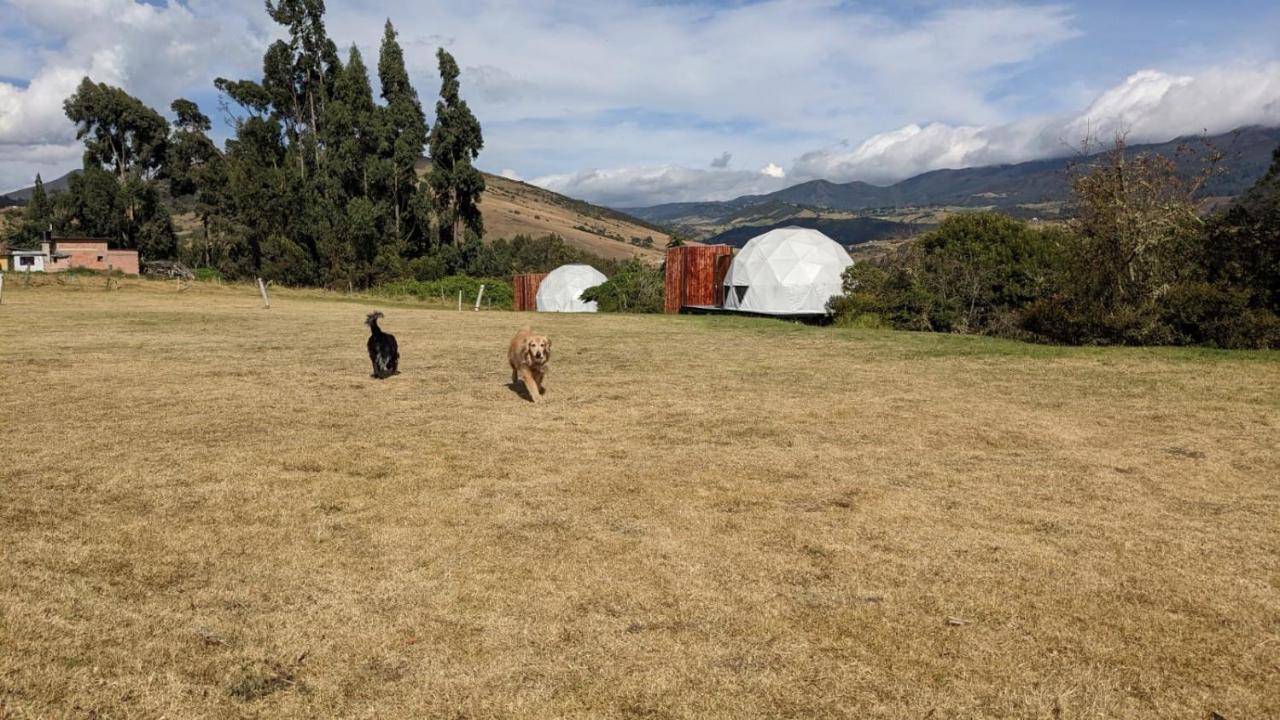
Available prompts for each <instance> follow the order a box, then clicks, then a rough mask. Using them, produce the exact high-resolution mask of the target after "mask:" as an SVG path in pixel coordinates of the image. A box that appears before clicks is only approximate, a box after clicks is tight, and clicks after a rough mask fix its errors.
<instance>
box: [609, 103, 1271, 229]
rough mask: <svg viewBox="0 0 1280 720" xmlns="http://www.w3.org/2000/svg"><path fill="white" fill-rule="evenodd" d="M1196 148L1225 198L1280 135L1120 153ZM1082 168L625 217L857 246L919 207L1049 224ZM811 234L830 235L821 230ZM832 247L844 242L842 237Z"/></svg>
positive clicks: (1057, 161) (782, 194)
mask: <svg viewBox="0 0 1280 720" xmlns="http://www.w3.org/2000/svg"><path fill="white" fill-rule="evenodd" d="M1202 141H1207V142H1208V143H1209V144H1210V145H1211V146H1212V147H1213V148H1216V149H1217V150H1218V151H1221V152H1222V153H1223V159H1222V164H1221V166H1220V170H1221V172H1219V173H1217V174H1216V175H1214V176H1213V177H1212V178H1211V179H1210V180H1209V182H1207V183H1206V185H1205V188H1204V190H1203V195H1204V196H1205V197H1233V196H1235V195H1238V194H1240V193H1241V192H1243V191H1244V190H1246V189H1247V188H1249V187H1250V186H1251V185H1252V184H1253V183H1254V182H1256V181H1257V180H1258V178H1260V177H1262V176H1263V175H1264V174H1266V171H1267V168H1268V167H1269V166H1270V164H1271V153H1272V151H1273V150H1274V149H1275V148H1276V146H1277V145H1280V128H1263V127H1246V128H1241V129H1239V130H1236V131H1234V132H1231V133H1225V134H1222V135H1217V136H1213V137H1208V138H1202V137H1184V138H1178V139H1175V140H1171V141H1169V142H1165V143H1156V144H1148V145H1134V146H1131V147H1130V148H1129V151H1130V152H1131V153H1141V152H1148V153H1157V154H1161V155H1165V156H1169V157H1173V158H1175V159H1176V160H1177V161H1178V162H1179V164H1180V165H1181V166H1182V167H1184V169H1185V170H1187V171H1190V172H1194V171H1195V170H1196V162H1197V161H1196V160H1195V159H1194V157H1193V156H1192V155H1188V154H1185V153H1180V152H1179V148H1183V147H1191V148H1192V149H1194V148H1195V147H1196V146H1197V144H1198V143H1200V142H1202ZM1082 160H1088V156H1086V157H1081V156H1075V157H1061V158H1054V159H1050V160H1035V161H1031V162H1023V163H1017V164H1010V165H992V166H987V167H977V168H966V169H963V170H935V171H933V172H927V173H924V174H922V175H917V176H915V177H912V178H908V179H906V180H903V181H901V182H898V183H895V184H893V185H889V186H878V185H871V184H869V183H865V182H860V181H854V182H848V183H833V182H830V181H827V180H811V181H809V182H804V183H800V184H798V185H793V186H791V187H788V188H785V189H783V190H778V191H776V192H773V193H769V194H766V195H744V196H742V197H738V198H734V199H732V200H726V201H719V202H716V201H709V202H684V203H668V204H663V205H654V206H650V207H632V208H624V211H625V212H626V213H628V214H630V215H634V216H635V217H638V218H641V219H643V220H647V221H649V222H653V223H658V224H661V225H664V226H666V227H670V228H672V229H674V230H676V231H679V232H682V233H684V234H686V235H689V236H692V237H696V238H699V239H701V240H703V241H704V242H722V241H730V242H731V241H735V240H737V239H738V237H739V236H741V235H742V234H743V233H744V232H746V233H748V234H750V233H751V231H752V230H765V229H769V228H771V227H774V226H781V225H784V224H795V225H801V226H805V227H817V226H818V225H817V224H818V222H819V221H820V220H821V221H826V224H827V225H828V226H829V227H830V229H831V230H832V231H833V232H836V233H837V234H839V233H842V232H846V233H847V234H848V235H849V236H850V237H857V238H863V237H867V236H874V235H877V234H880V235H886V234H892V233H895V232H906V231H908V230H909V229H910V227H909V226H910V225H919V224H921V223H922V222H923V223H924V224H928V223H929V220H930V219H931V216H936V213H929V212H920V209H922V208H954V209H977V208H984V209H992V210H999V211H1001V212H1006V213H1009V214H1012V215H1015V216H1023V217H1042V216H1048V217H1052V216H1055V215H1057V214H1059V213H1060V212H1061V211H1062V209H1063V207H1064V206H1065V204H1066V202H1067V201H1068V200H1069V198H1070V186H1069V181H1068V172H1067V171H1068V168H1069V166H1070V165H1071V163H1073V162H1080V161H1082ZM869 218H876V219H879V220H882V221H886V222H889V223H897V224H898V225H897V227H894V226H893V225H892V224H890V225H883V224H881V225H871V224H868V223H867V222H866V220H867V219H869ZM743 228H747V230H745V231H744V230H743ZM818 229H822V230H823V231H824V232H827V233H828V234H832V233H831V232H828V230H827V229H824V228H821V227H819V228H818ZM917 229H918V228H917ZM833 237H836V236H835V235H833ZM836 239H837V240H840V241H842V242H844V243H845V244H851V243H850V242H849V241H847V240H842V238H841V237H836ZM871 239H874V238H871ZM731 244H736V243H732V242H731Z"/></svg>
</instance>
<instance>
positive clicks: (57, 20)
mask: <svg viewBox="0 0 1280 720" xmlns="http://www.w3.org/2000/svg"><path fill="white" fill-rule="evenodd" d="M191 5H192V7H191V8H188V7H185V6H184V5H182V4H179V3H170V4H169V5H168V6H166V7H155V6H152V5H145V4H141V3H137V2H134V1H133V0H13V1H12V2H10V3H9V6H10V10H9V13H6V14H7V15H9V16H12V17H13V18H14V19H15V20H17V23H15V24H14V25H13V26H11V27H10V28H6V29H8V30H10V32H9V33H6V34H5V35H4V36H0V57H17V56H21V57H24V58H27V65H26V67H23V66H17V67H5V69H4V71H5V74H6V75H9V74H10V73H15V72H22V71H27V72H30V73H31V74H30V75H27V76H26V79H27V83H26V84H25V86H22V85H19V84H16V83H11V82H0V161H3V162H0V188H13V187H19V186H24V185H29V184H30V183H31V180H32V178H33V177H34V176H35V173H36V172H42V173H43V174H44V175H45V176H46V178H51V177H53V176H57V175H61V174H62V173H64V172H66V171H67V170H69V169H70V168H71V167H73V166H75V165H78V162H77V160H78V158H79V157H80V155H81V153H82V151H83V148H82V147H81V146H80V144H79V143H77V142H76V140H75V127H74V126H73V125H72V123H71V122H70V121H69V120H67V118H66V116H65V115H64V114H63V110H62V103H63V101H64V100H66V98H67V96H69V95H70V94H71V93H72V92H74V91H75V88H76V86H77V85H78V84H79V83H80V79H81V78H83V77H85V76H89V77H91V78H93V79H94V80H95V81H97V82H105V83H109V84H112V85H117V86H121V87H124V88H125V89H127V90H128V91H129V92H130V93H132V94H134V95H136V96H138V97H140V98H141V99H142V100H143V101H144V102H146V103H148V104H149V105H151V106H152V107H155V108H157V109H160V110H167V109H168V106H169V103H170V102H171V101H173V100H174V99H175V98H177V97H179V96H180V95H181V94H183V93H184V92H186V91H187V90H189V89H191V88H195V87H198V88H206V87H209V85H210V83H211V81H212V77H213V74H215V73H216V72H217V71H218V70H219V69H222V68H227V67H240V66H243V65H245V64H246V63H248V62H250V61H251V60H252V59H254V58H260V57H261V55H260V52H261V51H260V50H259V49H258V45H259V44H261V42H264V41H263V38H264V37H265V36H264V35H263V34H262V32H261V29H259V30H257V31H255V30H254V29H253V27H251V25H252V24H251V23H246V22H243V21H236V20H233V19H230V18H213V17H208V16H200V15H198V14H197V12H196V11H197V10H199V9H200V8H201V7H202V6H205V4H204V3H201V2H199V1H197V2H194V3H192V4H191ZM256 9H257V10H258V11H259V14H262V15H265V13H262V12H261V7H260V6H258V7H257V8H256ZM6 24H9V23H8V17H6ZM18 30H21V36H19V35H18V34H17V32H16V31H18ZM19 37H21V40H19V39H17V38H19Z"/></svg>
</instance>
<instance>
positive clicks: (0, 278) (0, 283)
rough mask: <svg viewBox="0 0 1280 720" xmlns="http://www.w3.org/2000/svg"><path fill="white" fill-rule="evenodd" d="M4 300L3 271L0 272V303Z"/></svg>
mask: <svg viewBox="0 0 1280 720" xmlns="http://www.w3.org/2000/svg"><path fill="white" fill-rule="evenodd" d="M3 302H4V273H2V272H0V303H3Z"/></svg>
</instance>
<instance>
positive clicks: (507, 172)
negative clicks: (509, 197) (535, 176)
mask: <svg viewBox="0 0 1280 720" xmlns="http://www.w3.org/2000/svg"><path fill="white" fill-rule="evenodd" d="M498 174H499V175H501V176H502V177H504V178H506V179H508V180H515V181H516V182H523V181H524V178H522V177H520V173H517V172H516V171H515V170H512V169H511V168H503V169H502V172H500V173H498Z"/></svg>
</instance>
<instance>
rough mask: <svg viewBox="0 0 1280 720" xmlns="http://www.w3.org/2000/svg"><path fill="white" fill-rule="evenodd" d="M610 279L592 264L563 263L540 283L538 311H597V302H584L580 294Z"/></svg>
mask: <svg viewBox="0 0 1280 720" xmlns="http://www.w3.org/2000/svg"><path fill="white" fill-rule="evenodd" d="M608 279H609V278H607V277H605V276H604V273H602V272H600V271H599V270H597V269H595V268H593V267H591V266H590V265H561V266H560V267H558V268H556V269H555V270H552V271H551V272H549V273H547V276H546V277H545V278H543V279H542V283H541V284H540V285H538V294H537V296H536V297H535V302H536V303H537V307H538V312H595V311H596V304H595V303H593V302H583V301H582V299H581V298H580V297H579V296H581V295H582V291H583V290H586V289H587V288H593V287H595V286H597V285H599V284H601V283H603V282H604V281H606V280H608Z"/></svg>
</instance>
